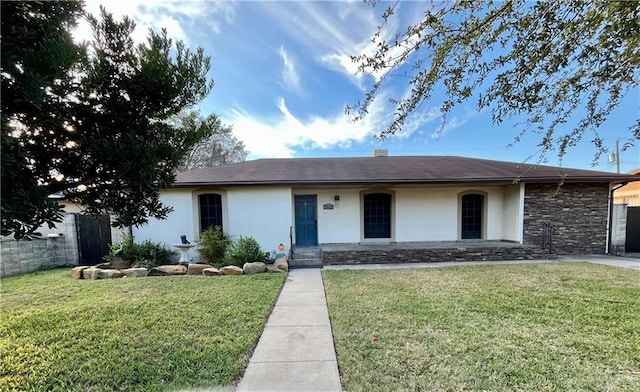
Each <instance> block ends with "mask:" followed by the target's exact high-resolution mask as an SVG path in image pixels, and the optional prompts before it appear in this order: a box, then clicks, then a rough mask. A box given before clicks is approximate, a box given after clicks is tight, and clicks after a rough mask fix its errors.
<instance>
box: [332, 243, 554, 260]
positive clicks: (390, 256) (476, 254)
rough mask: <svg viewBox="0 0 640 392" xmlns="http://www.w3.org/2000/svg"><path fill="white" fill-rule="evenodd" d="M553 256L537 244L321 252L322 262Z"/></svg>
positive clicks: (540, 257)
mask: <svg viewBox="0 0 640 392" xmlns="http://www.w3.org/2000/svg"><path fill="white" fill-rule="evenodd" d="M549 258H555V255H553V254H550V253H549V252H548V251H547V250H544V249H542V248H541V247H538V246H526V245H525V246H519V247H486V248H476V247H474V248H464V247H458V248H443V249H437V248H436V249H432V248H429V249H416V248H413V249H371V250H365V249H358V250H331V251H323V252H322V264H323V265H337V264H383V263H384V264H388V263H432V262H439V261H486V260H492V261H505V260H534V259H549Z"/></svg>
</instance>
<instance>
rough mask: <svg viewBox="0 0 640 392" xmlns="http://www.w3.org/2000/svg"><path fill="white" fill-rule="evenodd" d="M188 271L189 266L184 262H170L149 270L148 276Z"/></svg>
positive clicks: (178, 273)
mask: <svg viewBox="0 0 640 392" xmlns="http://www.w3.org/2000/svg"><path fill="white" fill-rule="evenodd" d="M186 273H187V267H186V266H184V265H182V264H170V265H161V266H158V267H155V268H151V269H150V270H149V274H148V275H147V276H171V275H185V274H186Z"/></svg>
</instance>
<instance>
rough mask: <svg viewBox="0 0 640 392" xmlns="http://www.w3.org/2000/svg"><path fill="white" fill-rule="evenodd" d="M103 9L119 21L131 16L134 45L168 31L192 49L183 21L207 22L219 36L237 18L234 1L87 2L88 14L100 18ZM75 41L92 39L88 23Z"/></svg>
mask: <svg viewBox="0 0 640 392" xmlns="http://www.w3.org/2000/svg"><path fill="white" fill-rule="evenodd" d="M100 5H102V6H104V8H105V9H106V10H107V12H110V13H112V14H113V16H114V17H115V18H116V19H118V20H119V19H122V17H123V16H125V15H126V16H128V17H130V18H131V19H133V20H134V21H135V22H136V30H135V31H134V33H133V35H132V38H133V40H134V41H135V42H137V43H139V42H144V41H146V38H147V36H148V34H149V29H150V28H151V29H153V30H155V31H160V30H161V29H162V28H165V29H167V32H168V34H169V37H171V38H173V39H174V40H182V41H184V42H185V44H187V45H189V35H188V34H187V33H186V32H185V28H186V27H185V26H183V25H182V23H181V22H180V17H182V18H185V19H187V20H192V19H194V18H204V19H205V20H206V21H207V24H208V25H209V26H210V27H211V28H212V29H213V30H214V32H216V33H218V32H220V29H221V24H222V23H223V21H224V22H226V23H230V22H231V21H233V18H234V16H235V10H236V7H237V3H236V2H235V1H207V0H190V1H175V0H161V1H158V0H127V1H114V2H107V1H104V0H86V1H85V11H86V12H88V13H90V14H92V15H94V16H98V15H99V14H100ZM74 38H75V39H76V40H78V41H89V40H92V39H93V35H92V31H91V27H90V26H89V24H88V22H87V21H85V20H82V21H80V22H79V23H78V27H77V28H76V30H75V31H74Z"/></svg>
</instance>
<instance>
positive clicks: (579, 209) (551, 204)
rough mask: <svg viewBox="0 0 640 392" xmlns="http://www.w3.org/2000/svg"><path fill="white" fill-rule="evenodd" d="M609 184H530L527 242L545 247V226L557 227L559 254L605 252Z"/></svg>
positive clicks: (555, 238) (554, 241) (526, 208)
mask: <svg viewBox="0 0 640 392" xmlns="http://www.w3.org/2000/svg"><path fill="white" fill-rule="evenodd" d="M608 198H609V184H608V183H600V184H563V185H562V186H560V187H559V186H558V184H526V185H525V196H524V226H523V227H524V243H525V244H529V245H537V246H542V242H543V225H544V224H545V223H548V224H550V225H551V226H552V227H553V235H552V246H553V251H554V252H555V253H557V254H590V253H592V254H604V253H605V252H606V243H607V216H608V214H609V211H608Z"/></svg>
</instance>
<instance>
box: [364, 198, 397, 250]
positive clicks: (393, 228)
mask: <svg viewBox="0 0 640 392" xmlns="http://www.w3.org/2000/svg"><path fill="white" fill-rule="evenodd" d="M376 193H382V194H387V195H390V196H391V201H390V205H389V208H390V210H391V211H390V214H389V215H390V216H389V220H390V222H389V223H390V226H391V227H390V235H391V236H390V237H389V238H365V237H364V197H365V196H366V195H371V194H376ZM395 204H396V192H395V191H394V190H392V189H366V190H363V191H360V242H361V243H387V244H388V243H393V242H395V238H396V206H395Z"/></svg>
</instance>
